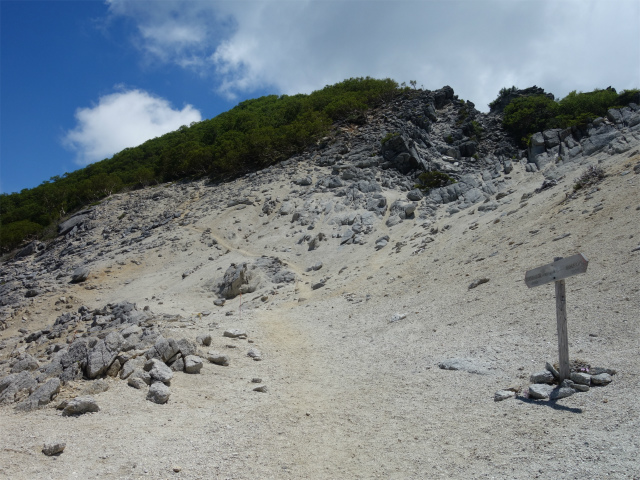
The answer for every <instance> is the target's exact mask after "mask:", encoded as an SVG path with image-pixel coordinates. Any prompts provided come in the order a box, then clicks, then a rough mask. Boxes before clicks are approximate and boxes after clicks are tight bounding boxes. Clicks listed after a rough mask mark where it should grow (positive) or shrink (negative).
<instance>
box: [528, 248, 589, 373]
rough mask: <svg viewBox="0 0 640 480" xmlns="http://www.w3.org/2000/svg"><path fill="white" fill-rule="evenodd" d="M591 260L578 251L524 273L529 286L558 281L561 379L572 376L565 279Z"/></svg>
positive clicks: (557, 308)
mask: <svg viewBox="0 0 640 480" xmlns="http://www.w3.org/2000/svg"><path fill="white" fill-rule="evenodd" d="M588 265H589V260H588V259H587V257H585V256H584V255H583V254H581V253H578V254H577V255H572V256H571V257H567V258H561V257H558V258H556V259H555V260H554V261H553V263H549V264H547V265H543V266H542V267H538V268H534V269H533V270H529V271H527V272H526V273H525V274H524V282H525V283H526V284H527V287H529V288H532V287H537V286H539V285H544V284H546V283H551V282H556V321H557V323H558V353H559V357H560V358H559V360H560V362H559V365H560V369H559V370H560V371H559V373H560V380H561V381H562V380H564V379H566V378H569V377H570V376H571V368H570V366H569V336H568V334H567V294H566V290H565V285H564V279H565V278H568V277H572V276H573V275H578V274H579V273H584V272H586V271H587V266H588Z"/></svg>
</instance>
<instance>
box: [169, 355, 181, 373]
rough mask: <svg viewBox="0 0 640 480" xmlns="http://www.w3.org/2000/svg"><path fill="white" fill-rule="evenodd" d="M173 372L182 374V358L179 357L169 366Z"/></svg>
mask: <svg viewBox="0 0 640 480" xmlns="http://www.w3.org/2000/svg"><path fill="white" fill-rule="evenodd" d="M170 368H171V371H173V372H184V358H183V357H182V356H179V357H178V358H177V359H176V361H175V362H173V363H172V364H171V366H170Z"/></svg>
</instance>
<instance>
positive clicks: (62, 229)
mask: <svg viewBox="0 0 640 480" xmlns="http://www.w3.org/2000/svg"><path fill="white" fill-rule="evenodd" d="M88 220H89V215H86V214H79V215H75V216H73V217H71V218H70V219H69V220H67V221H65V222H62V223H61V224H60V225H58V235H66V234H67V233H69V232H70V231H71V230H73V228H74V227H79V226H81V225H82V224H84V223H85V222H87V221H88Z"/></svg>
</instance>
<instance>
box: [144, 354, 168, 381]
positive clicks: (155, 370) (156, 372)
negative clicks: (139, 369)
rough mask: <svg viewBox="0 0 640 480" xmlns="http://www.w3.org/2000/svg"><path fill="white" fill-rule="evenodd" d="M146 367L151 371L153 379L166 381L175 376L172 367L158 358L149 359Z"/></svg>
mask: <svg viewBox="0 0 640 480" xmlns="http://www.w3.org/2000/svg"><path fill="white" fill-rule="evenodd" d="M144 369H145V370H146V371H147V372H149V375H150V376H151V378H152V380H153V381H158V382H163V383H166V382H170V381H171V379H172V378H173V372H172V371H171V369H170V368H169V367H168V366H167V365H166V364H165V363H164V362H162V361H160V360H158V359H157V358H153V359H151V360H149V361H148V362H147V363H146V364H145V366H144Z"/></svg>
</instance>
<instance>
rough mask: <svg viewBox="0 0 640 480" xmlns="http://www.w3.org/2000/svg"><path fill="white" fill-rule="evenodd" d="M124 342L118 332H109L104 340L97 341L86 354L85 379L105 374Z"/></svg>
mask: <svg viewBox="0 0 640 480" xmlns="http://www.w3.org/2000/svg"><path fill="white" fill-rule="evenodd" d="M124 342H125V340H124V338H123V337H122V335H120V333H118V332H111V333H110V334H109V335H107V336H106V337H105V339H104V340H98V342H97V343H96V344H95V345H94V346H93V348H91V350H90V351H89V352H88V354H87V365H86V367H85V374H86V375H87V378H89V379H92V378H96V377H97V376H99V375H102V374H103V373H105V372H106V371H107V370H108V369H109V367H110V366H111V364H112V363H113V361H114V360H115V359H116V357H117V356H118V353H119V351H120V347H121V346H122V345H123V344H124Z"/></svg>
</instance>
